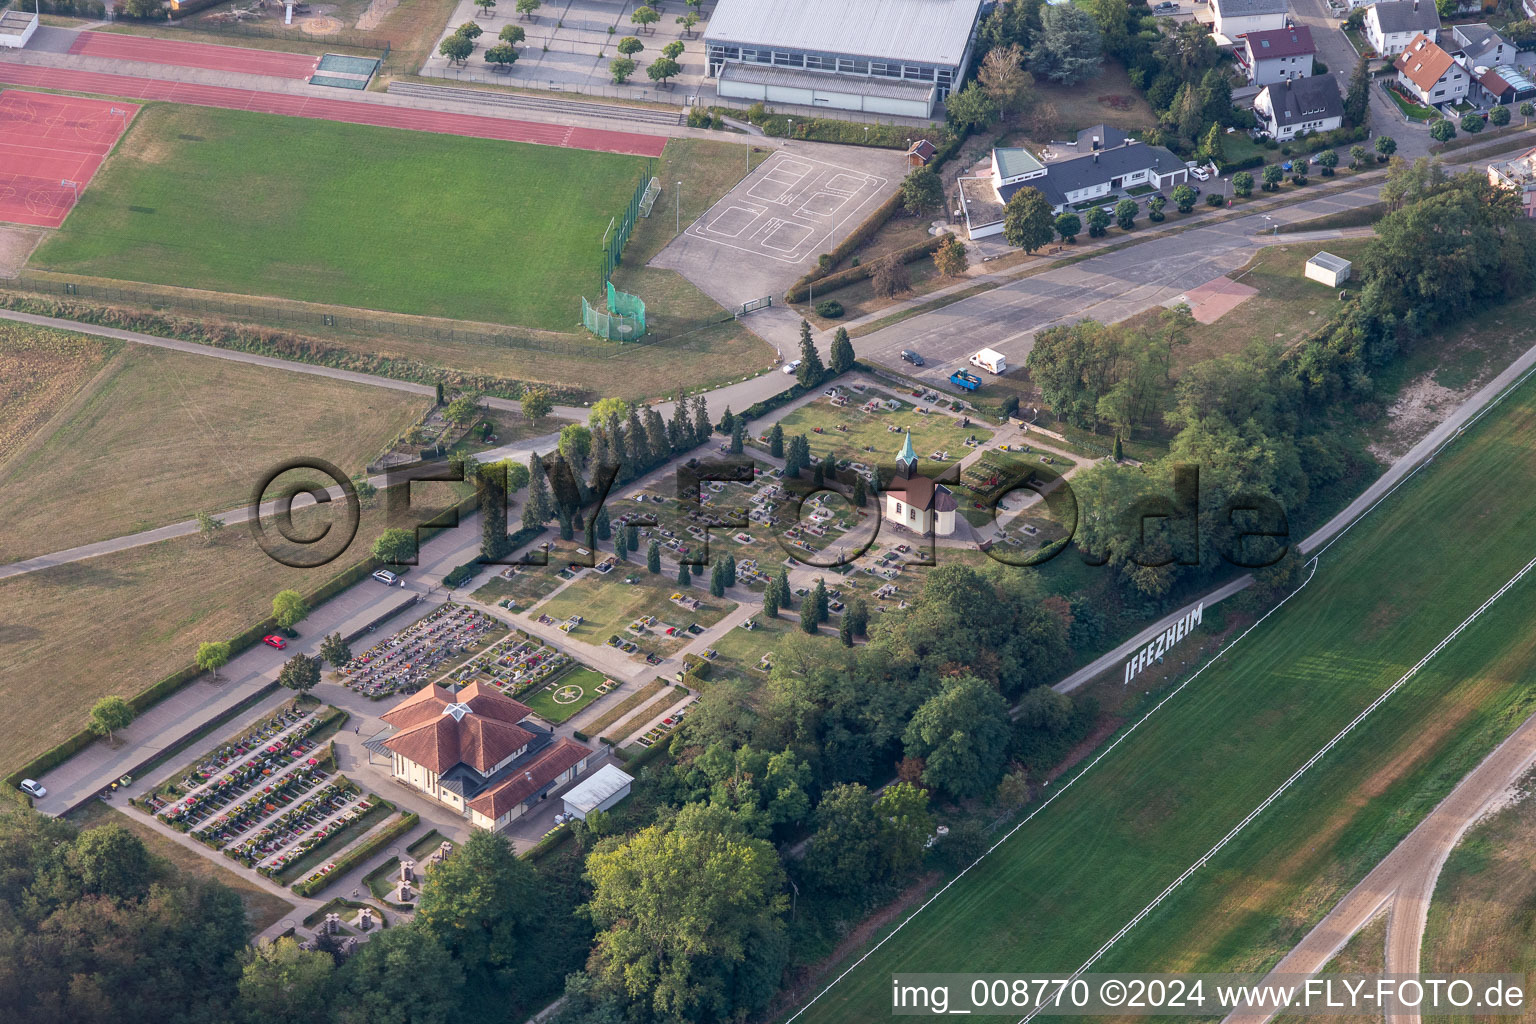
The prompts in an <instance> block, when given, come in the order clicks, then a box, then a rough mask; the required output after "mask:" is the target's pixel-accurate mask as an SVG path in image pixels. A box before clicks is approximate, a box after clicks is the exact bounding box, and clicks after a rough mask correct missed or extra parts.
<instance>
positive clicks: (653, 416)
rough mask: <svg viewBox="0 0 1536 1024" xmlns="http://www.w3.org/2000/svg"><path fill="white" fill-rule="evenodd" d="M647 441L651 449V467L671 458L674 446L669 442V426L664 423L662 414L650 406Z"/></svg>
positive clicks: (647, 411)
mask: <svg viewBox="0 0 1536 1024" xmlns="http://www.w3.org/2000/svg"><path fill="white" fill-rule="evenodd" d="M645 441H646V444H648V445H649V446H650V449H651V465H653V466H654V465H655V464H656V463H658V462H661V461H662V460H663V459H666V458H668V457H669V456H671V454H672V444H671V442H670V441H668V440H667V425H666V424H665V423H664V422H662V419H661V413H659V412H657V411H656V410H655V409H652V408H651V407H650V406H646V409H645Z"/></svg>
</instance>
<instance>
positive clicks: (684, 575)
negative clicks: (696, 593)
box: [677, 562, 693, 587]
mask: <svg viewBox="0 0 1536 1024" xmlns="http://www.w3.org/2000/svg"><path fill="white" fill-rule="evenodd" d="M677 585H678V586H680V587H688V586H692V585H693V573H692V572H691V571H690V570H689V568H688V563H687V562H678V563H677Z"/></svg>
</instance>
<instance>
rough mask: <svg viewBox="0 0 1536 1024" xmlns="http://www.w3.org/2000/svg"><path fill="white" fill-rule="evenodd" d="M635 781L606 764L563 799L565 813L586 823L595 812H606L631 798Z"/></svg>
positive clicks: (573, 788)
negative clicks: (631, 789) (630, 794)
mask: <svg viewBox="0 0 1536 1024" xmlns="http://www.w3.org/2000/svg"><path fill="white" fill-rule="evenodd" d="M634 781H635V780H634V777H633V776H631V775H629V774H628V773H626V772H623V771H620V770H619V769H618V768H617V767H615V766H613V765H611V764H605V765H603V766H602V767H601V768H599V769H598V770H597V771H595V772H593V773H592V774H591V775H589V776H587V779H586V781H585V782H583V783H581V784H580V785H578V786H573V787H572V788H571V790H570V792H568V793H566V794H565V796H564V797H562V798H561V799H562V800H564V802H565V813H566V814H573V815H575V816H576V817H578V818H580V819H581V820H582V821H586V820H587V815H588V814H591V813H592V812H593V811H606V810H608V808H610V807H612V806H613V805H614V804H616V803H618V802H619V801H620V800H623V799H624V798H625V797H627V796H629V787H630V784H631V783H633V782H634Z"/></svg>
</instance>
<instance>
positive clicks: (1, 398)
mask: <svg viewBox="0 0 1536 1024" xmlns="http://www.w3.org/2000/svg"><path fill="white" fill-rule="evenodd" d="M121 348H122V343H121V342H117V341H111V340H107V339H97V338H87V337H86V336H85V335H83V334H71V333H69V332H67V331H51V330H48V329H47V328H44V327H32V326H29V325H27V324H17V323H11V322H9V321H6V322H3V323H0V466H6V465H7V464H8V463H9V462H10V460H11V459H13V458H15V457H16V456H17V455H18V454H19V453H20V452H22V451H23V450H24V449H25V448H26V447H28V446H29V444H30V443H31V442H32V441H33V440H34V439H35V438H36V436H37V434H38V433H40V432H41V431H42V429H43V427H44V426H45V425H46V424H47V423H48V421H49V419H51V418H52V417H53V416H54V415H56V414H57V413H58V412H59V411H60V410H62V409H63V408H65V407H66V406H68V405H70V403H71V402H72V401H73V400H74V398H75V396H76V395H78V394H79V393H80V392H81V391H82V390H83V389H84V388H85V387H86V385H87V384H88V383H89V381H90V380H91V378H92V377H93V376H95V375H96V373H97V372H98V371H99V370H100V369H101V367H102V366H103V365H105V364H106V362H107V361H108V360H109V359H111V358H112V356H114V355H115V354H116V353H117V352H118V350H119V349H121ZM0 543H3V541H0Z"/></svg>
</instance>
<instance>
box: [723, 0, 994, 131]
mask: <svg viewBox="0 0 1536 1024" xmlns="http://www.w3.org/2000/svg"><path fill="white" fill-rule="evenodd" d="M981 7H982V0H837V2H836V3H826V2H823V0H720V3H719V6H717V7H716V8H715V12H714V14H712V15H711V16H710V19H709V24H708V26H707V27H706V29H705V31H704V44H705V50H706V52H707V53H708V58H709V76H710V77H711V78H713V79H715V88H716V91H717V92H718V93H719V95H720V97H721V98H722V99H734V100H750V101H758V100H761V101H763V102H765V103H787V104H795V105H798V106H803V107H825V108H827V109H829V110H856V111H862V112H864V113H869V114H884V115H900V116H905V117H923V118H926V117H931V116H933V113H934V109H935V107H937V106H938V104H939V103H941V102H942V101H943V100H944V98H945V97H946V96H948V95H949V91H950V89H951V88H952V87H953V86H954V85H955V84H956V83H957V82H959V81H960V80H961V78H962V77H964V74H965V68H966V65H967V64H969V63H970V59H971V53H972V50H973V48H974V46H975V42H976V27H977V22H978V20H979V18H980V14H981Z"/></svg>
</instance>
